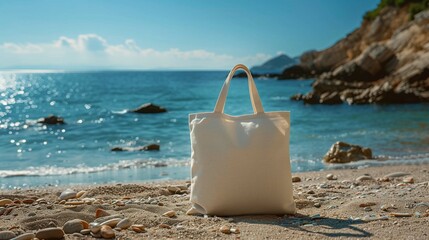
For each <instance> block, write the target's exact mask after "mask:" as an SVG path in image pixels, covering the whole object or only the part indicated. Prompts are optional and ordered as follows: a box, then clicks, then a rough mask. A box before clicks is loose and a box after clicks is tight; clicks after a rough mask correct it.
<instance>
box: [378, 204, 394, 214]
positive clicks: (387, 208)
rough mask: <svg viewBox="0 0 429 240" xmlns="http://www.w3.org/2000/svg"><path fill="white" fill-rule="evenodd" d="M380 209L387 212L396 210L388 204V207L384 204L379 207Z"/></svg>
mask: <svg viewBox="0 0 429 240" xmlns="http://www.w3.org/2000/svg"><path fill="white" fill-rule="evenodd" d="M380 209H381V210H383V211H385V212H387V211H389V209H397V208H396V207H395V205H393V204H390V205H387V204H384V205H381V206H380Z"/></svg>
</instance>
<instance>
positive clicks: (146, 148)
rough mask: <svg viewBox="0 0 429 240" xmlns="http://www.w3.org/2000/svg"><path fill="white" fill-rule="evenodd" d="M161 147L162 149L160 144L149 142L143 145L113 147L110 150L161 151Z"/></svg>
mask: <svg viewBox="0 0 429 240" xmlns="http://www.w3.org/2000/svg"><path fill="white" fill-rule="evenodd" d="M159 149H160V146H159V144H149V145H146V146H142V147H113V148H112V149H110V150H111V151H113V152H122V151H129V152H135V151H159Z"/></svg>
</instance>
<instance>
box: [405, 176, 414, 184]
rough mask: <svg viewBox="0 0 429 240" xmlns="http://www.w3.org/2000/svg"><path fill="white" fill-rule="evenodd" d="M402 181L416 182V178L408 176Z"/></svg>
mask: <svg viewBox="0 0 429 240" xmlns="http://www.w3.org/2000/svg"><path fill="white" fill-rule="evenodd" d="M402 182H404V183H414V178H413V177H406V178H404V179H403V180H402Z"/></svg>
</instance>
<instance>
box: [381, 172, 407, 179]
mask: <svg viewBox="0 0 429 240" xmlns="http://www.w3.org/2000/svg"><path fill="white" fill-rule="evenodd" d="M407 175H410V174H409V173H405V172H394V173H389V174H387V175H385V176H384V177H385V178H397V177H403V176H407Z"/></svg>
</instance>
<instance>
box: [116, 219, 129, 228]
mask: <svg viewBox="0 0 429 240" xmlns="http://www.w3.org/2000/svg"><path fill="white" fill-rule="evenodd" d="M131 225H132V224H131V221H130V219H128V218H124V219H122V220H121V221H119V222H118V224H116V227H117V228H120V229H127V228H129V227H131Z"/></svg>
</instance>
